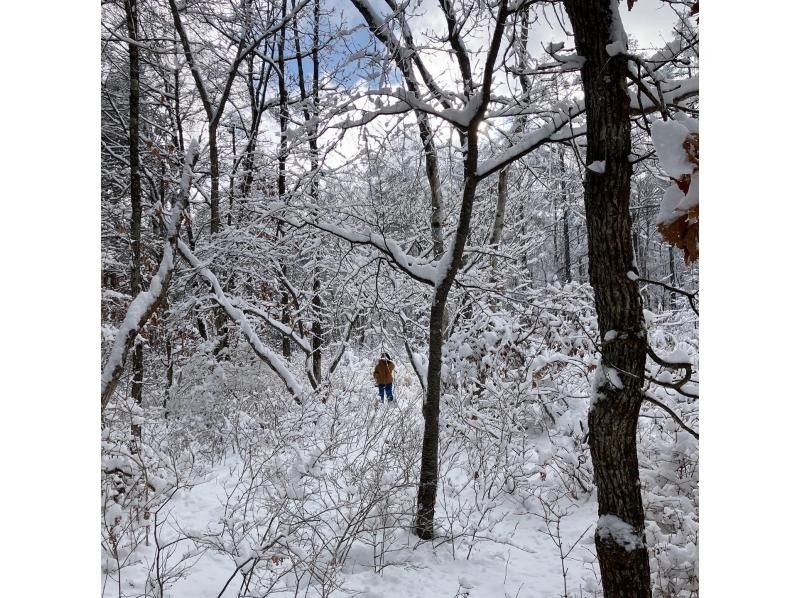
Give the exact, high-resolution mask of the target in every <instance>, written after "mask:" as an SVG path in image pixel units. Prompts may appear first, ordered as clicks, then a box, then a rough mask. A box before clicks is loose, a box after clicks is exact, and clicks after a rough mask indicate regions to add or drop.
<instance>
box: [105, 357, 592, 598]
mask: <svg viewBox="0 0 800 598" xmlns="http://www.w3.org/2000/svg"><path fill="white" fill-rule="evenodd" d="M396 379H397V382H396V392H395V394H396V396H397V398H398V405H394V406H391V405H380V404H377V401H376V400H375V395H374V393H373V390H374V389H373V388H372V385H371V381H370V380H369V370H368V368H361V371H360V372H359V371H358V370H356V371H355V373H354V375H353V376H352V377H351V378H350V379H349V380H347V381H346V382H344V383H343V386H342V388H341V390H342V391H343V392H342V394H341V395H339V396H336V394H335V393H334V394H332V396H331V399H329V401H328V402H327V403H326V404H325V405H324V406H320V407H319V408H315V409H314V410H313V415H311V413H307V414H306V416H307V417H312V418H316V423H313V421H312V422H309V421H306V423H305V424H304V425H303V426H302V434H298V435H296V436H295V441H296V442H295V443H294V444H293V445H289V446H290V450H289V451H288V452H287V451H273V450H267V451H265V450H263V449H264V446H259V443H260V442H261V441H263V444H264V445H267V444H269V443H270V442H271V440H272V439H271V438H270V437H269V436H268V435H265V436H262V437H260V435H259V434H257V433H256V434H254V435H252V436H247V434H248V432H247V429H248V425H250V424H252V421H248V420H247V418H246V417H245V416H244V415H242V419H241V420H240V421H238V422H237V423H236V424H235V425H236V426H237V427H238V429H239V430H238V433H239V434H241V435H242V437H241V438H240V439H239V443H240V444H239V446H238V447H231V449H230V450H226V451H224V452H225V455H224V457H223V458H222V460H221V461H219V462H217V463H215V464H214V465H213V466H206V467H200V468H197V467H195V469H193V471H194V472H196V475H195V476H193V477H192V479H190V480H187V482H188V483H189V484H190V485H188V486H187V487H185V488H182V489H179V490H177V491H175V492H174V494H173V495H172V496H171V498H170V499H169V500H168V501H166V502H165V503H163V506H161V508H160V510H159V511H158V513H156V514H155V515H153V514H151V515H150V518H149V520H148V523H152V525H150V526H149V527H148V529H147V530H146V534H147V538H148V539H147V541H146V543H145V542H140V544H139V546H138V548H136V550H134V551H133V552H132V554H131V556H130V557H129V563H130V564H129V565H128V566H127V567H125V566H123V567H122V581H121V584H120V583H119V582H118V581H117V580H116V577H117V574H116V573H115V572H114V569H115V567H114V565H113V563H111V562H110V561H107V562H106V565H105V568H104V571H105V572H107V573H108V574H107V575H106V574H104V596H118V595H119V594H120V589H121V592H122V594H123V595H133V596H135V595H158V592H157V591H156V586H158V581H157V578H158V576H159V575H161V576H162V577H163V578H164V581H165V583H164V587H163V591H164V595H165V596H172V597H175V598H194V597H205V596H209V597H212V596H222V597H233V596H244V595H270V596H293V595H302V596H305V595H309V596H317V595H328V596H332V597H334V596H335V597H344V596H354V595H357V596H371V597H379V596H419V597H423V596H473V597H479V596H485V597H494V596H528V597H539V596H542V597H544V596H553V597H555V596H561V595H563V594H564V592H565V589H564V583H565V581H564V575H562V560H561V558H560V551H559V547H558V545H557V542H559V541H560V542H561V543H562V551H563V552H564V553H568V556H566V558H565V560H564V569H565V576H566V588H567V589H566V592H567V595H568V596H579V595H581V592H583V595H592V592H593V591H594V590H595V589H597V587H598V586H599V583H598V578H597V575H596V566H594V565H593V563H594V561H595V557H594V555H593V551H594V546H593V533H594V523H595V520H596V516H597V515H596V503H595V501H594V496H593V495H592V494H588V495H585V496H582V497H578V498H572V497H568V496H560V497H558V496H555V497H554V498H553V497H551V503H547V502H545V501H544V500H541V501H538V500H536V499H535V498H534V497H535V496H539V493H538V492H536V491H535V489H536V486H537V482H538V485H539V486H540V490H541V491H542V494H541V497H542V498H546V496H547V492H549V491H551V489H552V487H553V483H551V481H550V480H547V479H544V478H543V477H542V476H541V475H540V474H536V475H532V476H531V477H532V480H533V481H532V485H531V486H530V487H529V489H530V488H533V489H534V492H530V491H528V492H527V493H517V494H515V493H513V492H511V493H509V492H507V491H505V490H506V489H502V490H500V489H498V490H492V489H491V488H489V489H488V491H485V490H486V489H485V488H483V487H482V485H483V484H486V482H487V481H491V480H493V479H494V478H493V477H492V475H493V474H494V473H496V472H488V473H489V474H490V475H486V474H487V472H481V474H480V475H478V474H476V475H475V478H474V479H468V476H464V472H463V469H464V467H463V466H464V465H465V464H464V463H460V462H459V459H458V458H455V459H454V458H447V457H444V458H443V465H442V470H443V478H444V482H443V484H442V485H441V486H440V491H439V504H438V505H437V518H438V520H439V523H440V527H439V530H438V533H439V535H440V537H438V538H437V539H436V540H434V541H433V542H420V541H419V539H418V538H416V537H415V536H414V535H413V534H412V533H411V530H410V525H411V523H412V521H413V499H414V497H415V486H414V476H415V475H416V474H417V473H418V472H416V467H418V465H416V463H414V460H413V454H414V453H415V452H416V451H418V442H419V437H420V436H421V430H422V416H421V405H420V400H421V394H420V392H419V390H418V386H417V385H416V381H415V379H414V378H413V374H411V372H410V371H408V370H407V369H404V368H403V366H402V365H400V366H399V367H398V371H397V376H396ZM286 423H287V422H283V424H286ZM295 423H296V422H295ZM446 424H447V422H446V421H443V425H446ZM291 425H292V424H290V425H289V427H291ZM335 426H339V427H340V429H341V431H337V430H335V429H333V428H334V427H335ZM279 427H281V428H283V427H284V426H283V425H281V424H279ZM251 431H252V429H251ZM273 432H274V431H273ZM353 435H355V436H356V438H355V441H353ZM344 438H349V439H350V442H349V444H347V445H346V446H345V445H344V444H343V442H342V439H344ZM540 441H543V442H549V441H548V440H547V438H546V437H544V438H543V439H540ZM248 443H249V444H248ZM443 444H444V445H445V447H444V448H443V452H447V451H449V450H451V445H448V444H447V443H446V442H445V443H443ZM387 447H388V448H387ZM289 453H293V456H288V457H287V455H288V454H289ZM451 457H452V455H451ZM456 457H458V455H456ZM313 461H318V462H319V463H313ZM448 464H449V465H448ZM382 465H385V466H386V467H383V468H381V466H382ZM271 467H276V468H278V469H281V472H280V473H279V474H278V475H277V476H276V475H272V476H271V474H270V473H269V468H271ZM376 467H377V468H378V469H379V471H378V470H376V469H375V468H376ZM401 469H406V470H408V469H410V471H401ZM376 471H378V475H377V476H376V477H372V476H373V473H375V472H376ZM198 472H199V473H198ZM272 473H273V474H274V473H276V472H272ZM352 474H356V475H358V474H361V475H364V476H365V477H364V478H362V479H361V480H358V479H350V478H349V477H348V476H350V475H352ZM393 475H396V476H397V477H398V478H400V477H404V478H405V480H392V479H388V480H387V477H391V476H393ZM270 476H271V477H272V478H273V479H272V480H271V482H270V487H269V488H266V487H265V486H264V484H265V482H266V479H267V478H268V477H270ZM275 478H277V479H275ZM345 478H347V480H346V481H345ZM329 484H332V485H334V486H335V487H331V486H329ZM348 484H349V485H350V486H348ZM342 490H344V491H345V492H346V496H344V498H343V499H342V500H340V501H338V502H339V504H335V503H337V499H336V497H339V498H340V499H341V498H342V494H341V492H342ZM365 497H370V500H371V499H372V498H374V497H377V500H375V501H374V502H375V503H376V504H375V505H373V506H371V507H369V508H368V509H366V510H365V509H364V508H363V506H364V504H365ZM153 504H156V501H153ZM259 504H261V505H263V506H259ZM545 505H549V506H550V507H551V508H552V509H553V512H551V513H550V515H551V517H550V518H549V519H547V518H546V513H545ZM366 511H369V513H366ZM555 512H563V517H562V518H561V519H560V521H559V522H557V521H556V519H555V518H554V517H552V515H553V513H555ZM387 514H390V515H389V518H388V519H386V517H387ZM111 515H112V516H113V515H118V513H117V511H114V512H113V513H112V514H111ZM274 516H277V517H278V518H279V519H283V520H282V521H274V522H271V523H270V524H265V522H266V521H267V520H269V519H270V518H271V517H274ZM303 517H307V518H308V519H309V521H305V522H304V521H302V518H303ZM392 517H393V518H392ZM123 519H124V518H123ZM106 520H107V521H108V520H109V517H108V516H107V517H106ZM322 521H325V524H323V523H322ZM381 521H383V523H385V524H386V527H385V529H382V525H381ZM548 524H549V527H550V531H549V532H548ZM557 524H558V529H557ZM323 525H324V526H325V529H322V530H320V529H319V528H322V527H323ZM120 527H121V526H120ZM153 527H156V528H157V530H158V532H157V534H156V533H155V532H154V531H153ZM314 528H318V529H317V530H316V531H315V532H312V533H318V534H319V536H320V537H319V538H316V539H315V538H310V537H309V536H308V535H307V534H308V533H309V531H311V530H314ZM265 531H266V534H264V532H265ZM259 534H261V537H260V539H259V541H257V542H255V541H254V538H255V537H256V536H258V535H259ZM281 534H284V535H285V540H279V541H278V543H277V544H274V545H272V546H270V547H269V548H268V549H265V548H264V546H265V544H268V543H269V541H270V540H271V539H274V538H277V537H279V536H280V535H281ZM156 535H158V544H160V545H161V546H162V547H164V546H166V548H162V550H161V554H160V556H159V557H158V558H156V550H157V549H156V542H155V536H156ZM453 538H455V539H453ZM173 541H177V542H176V543H175V544H173V545H170V542H173ZM336 542H342V546H337V547H336V548H335V549H331V546H332V544H334V543H336ZM259 543H260V544H261V545H260V546H259V545H258V544H259ZM573 546H574V548H573ZM170 551H172V552H170ZM332 554H340V555H344V559H343V561H342V562H340V563H338V564H337V566H336V567H335V573H333V574H331V572H332V571H333V568H328V567H327V566H328V564H329V562H330V559H331V555H332ZM255 559H258V561H257V563H258V565H257V567H255V568H253V569H252V571H258V570H259V568H261V569H263V570H262V571H260V572H258V573H253V576H252V578H250V582H251V586H250V587H249V588H248V589H247V590H244V589H243V584H246V583H247V582H246V579H247V574H248V573H249V572H251V565H252V564H253V562H254V561H255ZM156 561H158V567H156V565H155V563H156ZM291 567H294V569H293V570H291ZM159 570H160V573H159ZM290 570H291V571H290ZM287 571H290V572H288V573H287ZM281 574H282V576H281ZM315 576H316V578H315V579H314V581H313V582H311V583H309V581H310V580H311V578H314V577H315ZM270 584H274V585H272V587H269V586H270Z"/></svg>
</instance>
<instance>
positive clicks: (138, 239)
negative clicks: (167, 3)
mask: <svg viewBox="0 0 800 598" xmlns="http://www.w3.org/2000/svg"><path fill="white" fill-rule="evenodd" d="M136 9H137V7H136V0H125V21H126V24H127V26H128V37H129V38H130V39H131V40H134V42H132V43H129V44H128V80H129V91H128V161H129V164H130V176H131V225H130V232H131V286H130V289H131V297H136V295H138V294H139V291H141V290H142V182H141V177H140V176H139V46H138V45H137V44H136V43H135V40H137V39H138V37H137V36H138V32H137V12H136ZM131 365H132V366H133V379H132V381H131V397H132V398H133V400H134V402H135V403H136V404H137V405H141V404H142V384H143V382H144V348H143V347H142V344H141V343H140V342H138V341H137V342H136V343H135V345H134V347H133V359H132V363H131ZM131 435H132V436H133V437H134V438H135V439H136V440H137V441H138V440H140V439H141V437H142V427H141V426H140V425H138V424H131Z"/></svg>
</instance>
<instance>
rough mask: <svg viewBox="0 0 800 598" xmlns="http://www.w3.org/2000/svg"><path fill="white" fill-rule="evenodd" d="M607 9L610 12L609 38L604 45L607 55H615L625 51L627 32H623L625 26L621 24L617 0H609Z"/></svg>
mask: <svg viewBox="0 0 800 598" xmlns="http://www.w3.org/2000/svg"><path fill="white" fill-rule="evenodd" d="M609 10H610V12H611V32H610V33H611V39H610V40H609V41H610V43H608V44H607V45H606V52H608V55H609V56H615V55H617V54H622V53H624V52H626V51H627V49H628V34H627V33H625V26H624V25H623V24H622V17H621V16H620V14H619V0H609ZM609 48H610V49H609Z"/></svg>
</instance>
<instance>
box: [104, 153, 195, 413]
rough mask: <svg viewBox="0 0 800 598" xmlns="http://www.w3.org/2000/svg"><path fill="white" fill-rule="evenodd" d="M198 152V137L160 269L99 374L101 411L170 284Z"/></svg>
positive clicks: (186, 160)
mask: <svg viewBox="0 0 800 598" xmlns="http://www.w3.org/2000/svg"><path fill="white" fill-rule="evenodd" d="M198 152H199V146H198V144H197V141H192V143H191V145H190V146H189V149H188V151H187V152H186V156H185V158H184V163H183V176H182V177H181V184H180V188H179V190H178V197H177V199H176V201H175V203H174V205H173V206H172V212H171V213H170V216H169V219H168V220H167V222H166V232H167V238H166V240H165V241H164V246H163V249H162V254H161V262H160V264H159V266H158V271H157V272H156V273H155V274H154V275H153V278H151V279H150V285H149V286H148V288H147V290H146V291H142V292H140V293H139V294H138V295H137V296H136V297H135V298H134V299H133V301H131V304H130V305H129V306H128V310H127V312H126V313H125V318H124V319H123V321H122V324H121V325H120V326H119V330H118V331H117V336H116V337H115V339H114V345H113V346H112V348H111V353H110V354H109V356H108V359H106V363H105V365H104V366H103V372H102V374H101V376H100V411H101V412H102V411H103V410H104V409H105V408H106V405H108V402H109V401H110V400H111V397H112V396H113V394H114V390H115V389H116V388H117V383H118V382H119V378H120V376H122V372H123V371H124V370H125V359H126V357H127V356H128V352H129V351H130V349H131V347H132V346H133V344H134V342H135V340H136V337H137V336H138V334H139V330H140V329H141V328H142V326H144V325H145V324H146V323H147V321H148V320H149V319H150V316H152V315H153V313H154V312H155V310H156V309H157V308H158V306H159V305H160V304H161V302H162V301H163V299H164V297H165V296H166V294H167V289H168V288H169V281H170V278H171V277H172V273H173V271H174V269H175V244H176V241H177V239H178V230H179V228H180V221H181V216H182V214H183V210H184V209H185V208H186V205H187V203H188V201H189V187H190V185H191V181H192V166H193V164H194V162H195V159H196V157H197V155H198Z"/></svg>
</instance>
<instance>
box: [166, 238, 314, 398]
mask: <svg viewBox="0 0 800 598" xmlns="http://www.w3.org/2000/svg"><path fill="white" fill-rule="evenodd" d="M178 250H179V251H180V253H181V255H182V256H183V257H184V259H186V261H187V262H189V264H190V265H191V266H192V267H193V268H195V269H196V270H197V273H198V274H200V275H201V276H202V277H203V278H205V279H206V280H207V281H208V282H209V283H211V286H212V288H213V289H214V294H215V297H216V300H217V302H218V303H219V304H220V305H221V306H222V307H223V309H224V310H225V313H226V314H228V316H229V317H230V318H231V319H232V320H233V321H234V322H236V324H238V325H239V328H240V329H241V330H242V332H243V333H244V335H245V338H246V339H247V342H248V343H249V344H250V346H251V347H252V348H253V350H254V351H255V352H256V353H257V354H258V356H259V357H261V358H262V359H263V360H264V361H266V363H267V365H269V367H270V368H271V369H272V370H273V371H274V372H275V373H276V374H278V375H279V376H280V377H281V379H282V380H283V382H284V384H286V388H288V389H289V391H290V392H291V393H292V395H294V397H295V398H296V399H298V400H301V399H302V398H304V397H305V396H307V394H308V393H307V392H306V391H304V389H303V388H302V387H301V386H300V384H299V383H298V382H297V380H296V379H295V377H294V375H293V374H292V373H291V372H290V371H289V368H288V367H287V366H286V363H285V362H284V361H283V359H282V358H281V357H280V356H278V355H277V354H276V353H275V352H273V351H272V350H271V349H270V348H269V347H267V346H266V345H264V343H262V342H261V339H260V338H259V337H258V335H257V334H256V333H255V331H254V330H253V327H252V326H251V325H250V322H249V321H248V320H247V318H246V317H245V315H244V313H242V310H240V309H238V308H236V307H234V306H233V305H232V304H231V302H230V300H229V299H228V298H227V296H226V295H225V293H224V292H223V290H222V287H221V286H220V284H219V281H218V280H217V277H216V276H214V274H213V273H212V272H211V270H209V269H208V268H206V267H205V266H203V265H202V264H201V263H200V260H198V259H197V257H196V256H195V255H194V254H193V253H192V251H191V249H189V246H188V245H186V243H184V242H183V241H178Z"/></svg>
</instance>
